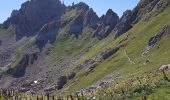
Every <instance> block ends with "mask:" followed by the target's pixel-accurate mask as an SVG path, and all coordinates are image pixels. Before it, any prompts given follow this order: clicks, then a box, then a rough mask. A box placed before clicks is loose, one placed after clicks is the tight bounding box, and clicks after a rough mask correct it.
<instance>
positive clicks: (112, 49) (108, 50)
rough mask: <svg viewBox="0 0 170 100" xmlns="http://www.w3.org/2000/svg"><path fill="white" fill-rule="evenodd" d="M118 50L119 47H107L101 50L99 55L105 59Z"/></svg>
mask: <svg viewBox="0 0 170 100" xmlns="http://www.w3.org/2000/svg"><path fill="white" fill-rule="evenodd" d="M118 50H119V48H109V49H107V50H106V51H104V52H102V53H101V54H100V55H101V57H102V58H103V59H104V60H105V59H107V58H109V57H110V56H112V55H113V54H114V53H116V52H117V51H118Z"/></svg>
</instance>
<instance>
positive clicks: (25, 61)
mask: <svg viewBox="0 0 170 100" xmlns="http://www.w3.org/2000/svg"><path fill="white" fill-rule="evenodd" d="M37 59H38V53H31V54H26V55H24V56H23V58H22V59H21V60H20V61H19V63H18V64H17V65H16V66H14V68H10V69H9V70H8V71H7V72H8V73H9V74H11V75H13V76H14V77H16V78H19V77H22V76H24V74H25V71H26V67H28V66H29V65H32V64H33V63H34V61H35V60H37Z"/></svg>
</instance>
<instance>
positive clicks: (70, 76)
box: [67, 72, 76, 80]
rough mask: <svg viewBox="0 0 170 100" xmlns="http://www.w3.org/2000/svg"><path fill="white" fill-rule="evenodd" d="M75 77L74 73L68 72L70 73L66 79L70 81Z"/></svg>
mask: <svg viewBox="0 0 170 100" xmlns="http://www.w3.org/2000/svg"><path fill="white" fill-rule="evenodd" d="M75 76H76V73H75V72H70V73H69V74H68V76H67V78H68V79H69V80H71V79H73V78H74V77H75Z"/></svg>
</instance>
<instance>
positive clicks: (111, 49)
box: [0, 0, 170, 100]
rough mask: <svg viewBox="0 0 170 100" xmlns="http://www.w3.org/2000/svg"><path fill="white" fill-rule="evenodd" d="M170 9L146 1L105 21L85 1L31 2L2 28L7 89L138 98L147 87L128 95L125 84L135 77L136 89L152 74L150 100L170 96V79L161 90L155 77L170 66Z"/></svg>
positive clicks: (2, 81) (0, 52)
mask: <svg viewBox="0 0 170 100" xmlns="http://www.w3.org/2000/svg"><path fill="white" fill-rule="evenodd" d="M169 4H170V0H141V1H140V2H139V3H138V4H137V6H136V7H135V8H134V9H133V10H127V11H125V12H124V13H123V15H122V16H121V17H120V18H119V17H118V15H117V14H116V13H115V12H114V11H112V10H111V9H108V11H107V12H106V14H105V15H103V16H101V17H98V16H97V15H96V13H95V12H94V11H93V9H92V8H90V7H89V6H88V5H87V4H85V3H83V2H80V3H78V4H74V3H73V4H72V5H71V6H65V5H64V4H62V3H61V2H60V1H59V0H30V1H27V2H25V3H23V4H22V6H21V8H20V9H19V10H14V11H13V12H12V14H11V16H10V17H9V18H8V19H7V20H6V21H5V22H4V23H3V24H2V25H0V87H2V88H7V89H15V90H17V91H21V92H24V93H25V92H31V93H45V94H53V93H54V94H57V95H61V96H63V95H69V94H71V93H75V92H77V93H79V92H80V90H81V91H84V93H85V95H88V94H89V93H91V92H89V91H93V92H94V93H95V94H94V95H96V97H97V98H101V99H106V98H108V99H111V100H112V99H113V98H114V99H115V98H120V97H127V98H138V97H140V95H141V94H142V93H141V92H140V89H141V91H142V89H143V87H144V90H146V89H145V84H144V85H141V84H140V85H139V86H134V87H133V88H131V86H133V85H131V86H128V87H127V88H128V89H129V90H124V87H123V86H124V84H122V83H124V82H126V81H127V80H130V79H131V80H133V79H134V82H133V81H132V82H133V83H132V84H135V83H138V79H137V78H136V76H140V77H141V78H140V79H141V80H142V79H143V78H142V77H144V75H150V77H151V78H153V79H154V80H156V82H155V81H154V82H155V83H154V84H155V87H154V90H152V91H154V92H148V91H149V90H146V91H147V96H148V98H151V97H152V95H156V93H157V92H155V90H157V89H162V91H163V92H164V91H167V90H168V89H169V88H168V86H169V85H168V84H169V82H167V81H165V80H164V81H163V80H162V81H161V82H164V85H161V84H162V83H160V82H157V80H159V79H161V76H158V77H157V78H155V76H156V74H155V73H161V72H158V71H157V70H158V69H159V67H160V66H162V65H166V64H169V63H170V62H169V61H170V57H169V54H170V52H169V49H170V48H169V47H170V44H169V42H168V41H169V39H170V38H169V34H170V27H169V25H170V21H169V17H170V14H169V11H170V6H169ZM148 73H150V74H148ZM166 74H167V75H168V76H169V75H170V73H169V71H167V72H166ZM154 75H155V76H154ZM129 77H130V78H129ZM134 77H135V78H134ZM140 79H139V81H140ZM113 80H114V81H113ZM136 80H137V82H136ZM112 81H113V82H112ZM114 82H117V84H118V83H119V84H120V86H119V84H118V86H117V89H115V87H113V86H112V85H111V86H110V85H109V84H113V85H114V86H115V84H114ZM142 82H143V81H142ZM142 82H141V83H142ZM152 82H153V81H152ZM152 82H150V83H148V85H147V86H148V88H149V89H150V88H153V86H150V84H151V83H152ZM126 83H129V84H130V83H131V82H126ZM157 83H159V88H158V87H156V86H157ZM165 83H166V84H165ZM121 86H122V87H121ZM140 86H141V87H140ZM164 87H165V88H164ZM166 87H167V89H166ZM97 88H99V91H98V89H97ZM148 88H147V89H148ZM110 89H112V90H113V92H112V91H111V92H109V91H110ZM121 89H122V90H121ZM121 91H124V92H121ZM132 91H134V92H132ZM135 91H137V92H135ZM100 93H101V94H105V96H104V95H103V96H101V95H100ZM80 94H81V93H80ZM110 94H114V95H115V97H114V96H112V95H111V96H110ZM162 95H166V93H164V94H163V93H162ZM90 96H91V95H90ZM167 98H168V97H167ZM165 100H166V99H165Z"/></svg>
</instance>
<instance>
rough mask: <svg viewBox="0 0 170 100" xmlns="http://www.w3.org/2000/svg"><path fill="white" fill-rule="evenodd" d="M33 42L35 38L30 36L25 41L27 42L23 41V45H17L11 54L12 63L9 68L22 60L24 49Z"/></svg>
mask: <svg viewBox="0 0 170 100" xmlns="http://www.w3.org/2000/svg"><path fill="white" fill-rule="evenodd" d="M34 43H35V38H31V39H30V40H29V41H27V43H25V44H24V45H23V46H21V47H19V48H18V49H17V50H16V52H15V54H14V55H13V56H12V65H11V68H15V67H16V66H17V65H18V63H19V62H20V60H22V58H23V56H24V54H25V51H26V50H27V49H28V48H29V47H31V46H32V45H33V44H34Z"/></svg>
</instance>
